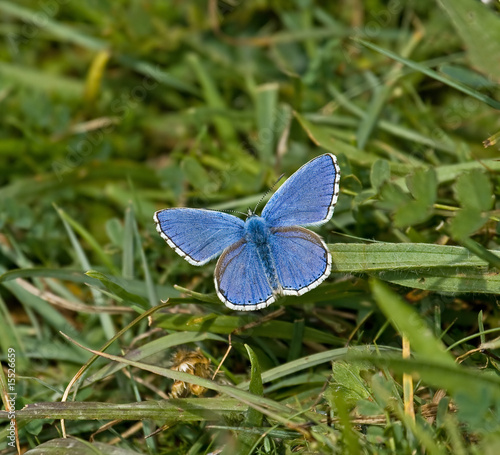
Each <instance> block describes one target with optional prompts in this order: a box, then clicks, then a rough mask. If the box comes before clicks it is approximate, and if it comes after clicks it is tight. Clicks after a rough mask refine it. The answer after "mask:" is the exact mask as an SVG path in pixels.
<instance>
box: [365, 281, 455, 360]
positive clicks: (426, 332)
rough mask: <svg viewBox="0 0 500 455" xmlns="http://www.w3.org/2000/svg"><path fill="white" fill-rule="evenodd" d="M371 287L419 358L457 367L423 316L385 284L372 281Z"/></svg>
mask: <svg viewBox="0 0 500 455" xmlns="http://www.w3.org/2000/svg"><path fill="white" fill-rule="evenodd" d="M370 287H371V290H372V292H373V296H374V298H375V301H376V302H377V304H378V306H379V307H380V309H381V310H382V312H383V313H384V314H385V316H386V318H387V319H388V320H390V321H391V323H392V325H393V326H394V327H395V328H396V330H397V331H398V332H399V333H400V335H401V336H405V337H407V338H408V340H409V341H410V344H411V349H412V351H414V352H415V353H416V354H418V355H419V356H422V357H423V358H425V359H426V360H429V361H431V362H436V363H441V364H442V365H446V366H449V367H450V368H451V367H452V366H456V364H455V361H454V359H453V357H452V356H451V355H450V354H449V352H446V348H445V346H444V345H443V344H442V342H441V341H439V340H437V339H436V338H434V335H433V333H432V330H431V329H430V328H429V327H428V326H427V324H426V322H425V321H424V320H423V319H422V318H421V316H420V315H419V314H418V313H417V312H416V311H415V310H414V309H413V308H412V307H411V306H409V305H408V304H407V303H406V302H403V300H402V299H401V298H400V297H399V296H398V295H397V294H395V293H394V292H392V291H391V290H390V289H389V288H388V287H387V286H386V285H385V284H382V283H381V282H380V281H377V280H375V279H372V280H371V281H370Z"/></svg>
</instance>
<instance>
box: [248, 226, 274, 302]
mask: <svg viewBox="0 0 500 455" xmlns="http://www.w3.org/2000/svg"><path fill="white" fill-rule="evenodd" d="M270 235H272V233H271V229H270V228H269V226H268V225H267V222H266V220H265V219H264V218H262V217H261V216H251V217H249V218H248V219H247V221H246V223H245V238H246V241H247V242H250V243H253V244H254V245H255V247H256V250H257V255H258V257H259V260H260V262H261V263H262V266H263V267H264V270H265V273H266V278H267V281H268V282H269V285H270V286H271V289H272V290H273V293H278V294H279V293H281V285H280V283H279V280H278V274H277V272H276V265H275V262H274V258H273V255H272V252H271V248H270V245H269V236H270Z"/></svg>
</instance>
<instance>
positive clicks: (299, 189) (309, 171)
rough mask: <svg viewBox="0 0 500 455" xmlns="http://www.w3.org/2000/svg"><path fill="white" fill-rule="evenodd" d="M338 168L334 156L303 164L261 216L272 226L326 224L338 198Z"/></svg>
mask: <svg viewBox="0 0 500 455" xmlns="http://www.w3.org/2000/svg"><path fill="white" fill-rule="evenodd" d="M339 180H340V168H339V166H338V164H337V159H336V158H335V155H332V154H330V153H327V154H325V155H320V156H318V157H316V158H314V159H312V160H311V161H309V162H308V163H306V164H304V166H302V167H301V168H300V169H299V170H298V171H297V172H295V173H294V174H293V175H292V176H291V177H290V178H289V179H288V180H287V181H286V182H285V183H284V184H283V185H281V187H280V188H279V189H278V191H276V193H274V194H273V196H272V197H271V199H269V202H268V203H267V204H266V206H265V207H264V210H263V211H262V216H263V217H264V218H265V219H266V220H267V222H268V224H269V225H270V226H273V227H281V226H296V225H299V226H311V225H319V224H323V223H326V222H327V221H328V220H329V219H330V218H331V217H332V214H333V208H334V206H335V203H336V202H337V199H338V196H339Z"/></svg>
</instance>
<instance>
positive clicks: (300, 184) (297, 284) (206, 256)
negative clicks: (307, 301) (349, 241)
mask: <svg viewBox="0 0 500 455" xmlns="http://www.w3.org/2000/svg"><path fill="white" fill-rule="evenodd" d="M339 180H340V169H339V166H338V164H337V159H336V157H335V156H334V155H332V154H330V153H327V154H325V155H321V156H318V157H316V158H314V159H312V160H311V161H309V162H308V163H306V164H304V166H302V167H301V168H300V169H299V170H298V171H297V172H295V174H293V175H292V176H291V177H290V178H289V179H288V180H286V182H285V183H284V184H283V185H281V187H280V188H279V189H278V190H277V191H276V192H275V193H274V194H273V196H272V197H271V199H269V201H268V203H267V204H266V206H265V207H264V210H262V214H261V216H258V215H256V214H255V213H254V212H252V211H251V210H249V211H248V216H247V219H246V221H243V220H241V219H240V218H237V217H235V216H233V215H230V214H228V213H224V212H217V211H212V210H205V209H190V208H172V209H165V210H159V211H158V212H156V213H155V215H154V220H155V222H156V230H157V231H158V232H159V234H160V235H161V236H162V238H163V239H164V240H165V241H166V242H167V243H168V244H169V245H170V246H171V247H172V248H173V249H174V250H175V251H176V252H177V253H178V254H179V255H180V256H182V257H183V258H184V259H185V260H186V261H188V262H189V263H190V264H193V265H203V264H206V263H207V262H208V261H210V260H211V259H213V258H215V257H217V256H219V255H220V258H219V260H218V261H217V266H216V267H215V274H214V278H215V289H216V291H217V295H218V296H219V298H220V299H221V300H222V301H223V302H224V304H225V305H226V306H227V307H229V308H231V309H233V310H244V311H251V310H260V309H261V308H265V307H267V306H268V305H270V304H271V303H273V302H274V301H275V300H276V298H277V297H278V296H280V295H302V294H304V293H306V292H307V291H310V290H311V289H313V288H315V287H316V286H318V285H319V284H320V283H322V282H323V281H324V280H325V279H326V278H327V277H328V276H329V275H330V271H331V267H332V257H331V255H330V252H329V251H328V248H327V246H326V244H325V243H324V242H323V240H322V239H321V237H320V236H319V235H317V234H315V233H314V232H311V231H310V230H308V229H304V228H303V227H300V226H318V225H320V224H323V223H326V222H327V221H328V220H329V219H330V218H331V217H332V214H333V209H334V207H335V203H336V202H337V199H338V195H339ZM221 253H222V254H221Z"/></svg>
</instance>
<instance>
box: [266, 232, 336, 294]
mask: <svg viewBox="0 0 500 455" xmlns="http://www.w3.org/2000/svg"><path fill="white" fill-rule="evenodd" d="M272 231H273V234H272V235H271V236H270V237H269V246H270V249H271V253H272V255H273V259H274V263H275V266H276V273H277V275H278V280H279V282H280V284H281V287H282V291H281V292H282V294H283V295H302V294H304V293H306V292H307V291H310V290H311V289H313V288H315V287H316V286H318V285H319V284H320V283H322V282H323V281H324V280H325V279H326V278H327V277H328V275H330V271H331V264H332V259H331V255H330V252H329V251H328V248H327V246H326V245H325V243H324V242H323V240H321V237H320V236H319V235H317V234H315V233H314V232H311V231H310V230H309V229H304V228H301V227H297V226H295V227H284V228H275V229H272Z"/></svg>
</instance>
